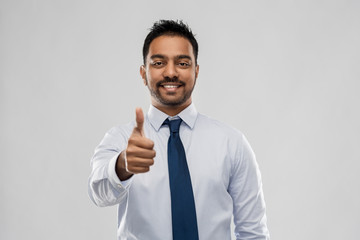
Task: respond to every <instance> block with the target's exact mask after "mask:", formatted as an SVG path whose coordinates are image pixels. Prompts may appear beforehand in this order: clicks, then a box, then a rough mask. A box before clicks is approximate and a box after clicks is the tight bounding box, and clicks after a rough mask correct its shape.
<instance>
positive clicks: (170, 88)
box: [116, 35, 199, 181]
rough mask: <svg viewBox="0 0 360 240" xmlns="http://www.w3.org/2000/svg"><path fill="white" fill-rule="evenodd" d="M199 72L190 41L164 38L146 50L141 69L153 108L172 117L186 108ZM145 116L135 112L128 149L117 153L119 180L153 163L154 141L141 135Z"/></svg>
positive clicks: (137, 111) (138, 111) (157, 40)
mask: <svg viewBox="0 0 360 240" xmlns="http://www.w3.org/2000/svg"><path fill="white" fill-rule="evenodd" d="M198 73H199V65H197V64H196V63H195V56H194V52H193V48H192V45H191V43H190V42H189V40H187V39H186V38H184V37H180V36H170V35H163V36H160V37H157V38H155V39H154V40H153V41H152V42H151V44H150V47H149V53H148V55H147V57H146V64H145V65H143V66H141V67H140V75H141V77H142V79H143V81H144V85H145V86H147V87H148V89H149V92H150V97H151V103H152V105H153V106H154V107H156V108H158V109H159V110H161V111H163V112H164V113H166V114H168V115H169V116H175V115H177V114H178V113H180V112H181V111H182V110H184V109H185V108H186V107H188V106H189V105H190V104H191V102H192V99H191V94H192V91H193V89H194V87H195V83H196V79H197V77H198ZM143 124H144V114H143V111H142V109H141V108H137V109H136V126H135V127H134V129H133V132H132V134H131V136H130V138H129V140H128V146H127V149H126V150H125V151H123V152H121V153H120V155H119V157H118V160H117V163H116V173H117V175H118V177H119V179H120V180H121V181H123V180H126V179H129V178H130V177H131V176H132V175H133V174H137V173H144V172H148V171H149V170H150V166H152V165H153V164H154V157H155V156H156V152H155V150H154V142H153V141H152V140H150V139H148V138H146V136H145V135H144V131H143ZM125 155H126V160H125Z"/></svg>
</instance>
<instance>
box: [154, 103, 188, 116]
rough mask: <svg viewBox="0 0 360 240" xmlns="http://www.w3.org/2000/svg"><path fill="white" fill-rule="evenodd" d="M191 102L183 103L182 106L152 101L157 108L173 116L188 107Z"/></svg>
mask: <svg viewBox="0 0 360 240" xmlns="http://www.w3.org/2000/svg"><path fill="white" fill-rule="evenodd" d="M190 104H191V102H190V103H187V104H183V105H181V106H164V105H159V104H154V103H152V105H153V106H154V107H156V108H157V109H159V110H160V111H162V112H164V113H166V114H167V115H169V116H171V117H172V116H176V115H178V114H179V113H180V112H181V111H182V110H184V109H185V108H187V107H188V106H189V105H190Z"/></svg>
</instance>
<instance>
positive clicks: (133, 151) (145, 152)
mask: <svg viewBox="0 0 360 240" xmlns="http://www.w3.org/2000/svg"><path fill="white" fill-rule="evenodd" d="M126 155H127V156H130V157H140V158H154V157H155V156H156V152H155V150H153V149H146V148H140V147H137V146H134V147H129V148H128V149H127V150H126Z"/></svg>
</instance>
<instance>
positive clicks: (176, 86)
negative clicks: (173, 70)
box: [162, 85, 180, 89]
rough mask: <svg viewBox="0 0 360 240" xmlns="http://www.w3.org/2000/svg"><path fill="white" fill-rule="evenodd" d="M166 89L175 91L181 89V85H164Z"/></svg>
mask: <svg viewBox="0 0 360 240" xmlns="http://www.w3.org/2000/svg"><path fill="white" fill-rule="evenodd" d="M162 86H163V87H164V88H166V89H175V88H178V87H180V85H162Z"/></svg>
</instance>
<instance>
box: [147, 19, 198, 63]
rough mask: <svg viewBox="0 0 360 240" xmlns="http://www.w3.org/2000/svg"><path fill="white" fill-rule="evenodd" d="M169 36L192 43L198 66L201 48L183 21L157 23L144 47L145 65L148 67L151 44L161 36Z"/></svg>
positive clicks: (161, 21)
mask: <svg viewBox="0 0 360 240" xmlns="http://www.w3.org/2000/svg"><path fill="white" fill-rule="evenodd" d="M163 35H168V36H179V37H183V38H186V39H187V40H189V42H190V43H191V46H192V48H193V51H194V56H195V64H197V58H198V52H199V46H198V43H197V41H196V39H195V37H194V34H193V33H192V31H191V29H190V28H189V27H188V25H186V24H185V23H183V22H182V21H174V20H159V21H158V22H155V23H154V25H153V26H152V28H151V29H150V32H149V34H148V35H147V36H146V38H145V41H144V46H143V61H144V65H146V57H147V55H148V53H149V47H150V44H151V42H152V41H153V40H154V39H155V38H157V37H160V36H163Z"/></svg>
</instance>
